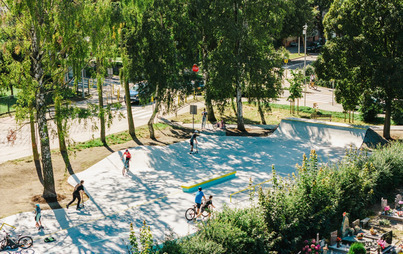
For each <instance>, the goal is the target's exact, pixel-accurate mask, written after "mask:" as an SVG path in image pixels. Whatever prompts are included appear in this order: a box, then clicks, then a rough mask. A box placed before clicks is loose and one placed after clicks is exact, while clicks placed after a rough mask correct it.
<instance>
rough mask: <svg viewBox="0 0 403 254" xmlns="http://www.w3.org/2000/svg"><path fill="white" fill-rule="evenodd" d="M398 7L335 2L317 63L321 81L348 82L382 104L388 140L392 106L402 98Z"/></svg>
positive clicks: (344, 0) (357, 1)
mask: <svg viewBox="0 0 403 254" xmlns="http://www.w3.org/2000/svg"><path fill="white" fill-rule="evenodd" d="M402 7H403V3H402V2H401V1H397V0H392V1H388V2H381V1H371V0H336V1H335V2H334V3H333V4H332V5H331V7H330V10H329V12H328V14H327V15H326V17H325V20H324V24H325V32H326V34H327V37H328V38H330V39H329V40H330V41H329V43H327V44H326V46H325V49H324V51H325V52H326V53H324V54H323V55H322V58H320V59H319V61H318V63H317V65H318V67H319V70H320V71H321V75H322V76H323V77H328V78H334V79H336V80H345V81H346V82H341V83H339V82H338V87H340V86H343V85H346V84H347V85H349V84H353V86H354V90H355V91H360V92H362V91H365V90H370V91H373V92H376V94H377V95H378V96H379V99H381V100H383V101H385V122H384V130H383V136H384V137H385V138H390V119H391V113H392V102H393V101H394V100H395V99H401V98H402V94H403V86H402V85H401V78H402V77H401V75H402V68H403V67H402V52H401V51H400V50H399V49H398V46H399V45H402V40H403V37H402V36H401V33H402V32H401V31H402V29H401V27H402V26H403V18H402V17H403V15H402V9H403V8H402ZM334 35H335V37H334ZM326 48H327V49H326ZM335 48H339V49H340V50H339V51H337V50H334V49H335ZM325 69H326V71H325ZM326 72H328V73H326ZM340 90H342V89H341V88H340ZM344 90H346V91H348V90H349V89H344ZM350 90H351V89H350ZM346 94H348V93H346ZM344 96H345V94H343V97H344ZM346 96H347V95H346ZM350 96H351V95H350ZM355 96H356V95H355ZM356 97H357V96H356Z"/></svg>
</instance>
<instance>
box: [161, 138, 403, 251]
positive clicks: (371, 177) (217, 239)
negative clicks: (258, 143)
mask: <svg viewBox="0 0 403 254" xmlns="http://www.w3.org/2000/svg"><path fill="white" fill-rule="evenodd" d="M402 171H403V143H399V142H395V143H391V144H390V145H388V146H386V147H384V148H379V149H377V150H375V151H373V153H372V154H371V155H368V154H367V153H366V152H364V151H361V150H355V149H350V150H347V152H346V156H345V157H344V158H343V159H342V160H341V161H339V162H337V163H335V164H325V165H323V164H321V163H320V162H319V160H318V157H317V155H316V152H315V151H314V150H313V151H311V154H310V156H309V157H306V156H305V155H304V157H303V161H302V165H301V166H297V173H295V174H294V173H293V174H292V176H289V177H278V176H277V175H276V173H275V171H274V172H273V180H272V187H271V188H270V189H267V190H259V206H258V207H251V208H247V209H235V210H231V209H228V208H224V210H223V212H221V213H217V214H216V216H215V218H214V219H211V220H210V221H209V223H208V224H207V225H200V230H199V231H198V232H197V233H196V234H195V235H194V236H191V237H187V238H184V239H181V240H180V241H171V242H169V243H168V244H167V245H166V246H164V248H163V249H162V250H163V251H165V252H167V253H195V252H198V253H270V252H277V253H297V252H298V251H299V250H301V249H303V248H304V246H306V245H305V244H304V243H303V239H310V238H312V236H316V233H317V232H320V233H321V235H329V233H330V232H331V231H333V230H334V229H336V228H338V227H339V226H340V223H341V220H342V213H343V212H345V211H347V212H349V214H350V218H363V217H365V216H366V215H367V214H368V212H370V210H367V207H369V205H370V204H371V203H374V202H378V200H379V197H380V196H381V195H385V196H386V194H390V193H393V192H394V191H395V190H396V189H397V188H398V187H400V186H402V185H403V172H402ZM380 223H383V224H386V223H389V224H390V222H389V221H388V220H385V221H383V220H381V221H380ZM352 251H354V252H352V253H365V252H360V247H359V246H357V247H354V248H352ZM161 253H163V252H161Z"/></svg>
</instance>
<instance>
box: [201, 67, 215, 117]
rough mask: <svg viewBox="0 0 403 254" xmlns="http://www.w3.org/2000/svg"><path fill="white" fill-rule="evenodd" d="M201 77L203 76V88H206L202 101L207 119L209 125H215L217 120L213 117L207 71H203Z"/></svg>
mask: <svg viewBox="0 0 403 254" xmlns="http://www.w3.org/2000/svg"><path fill="white" fill-rule="evenodd" d="M203 76H204V87H205V88H206V93H205V95H204V101H205V102H204V103H205V104H206V108H207V119H208V121H209V122H210V123H215V122H217V119H216V117H215V115H214V108H213V104H212V102H211V95H210V93H211V92H210V85H209V75H208V70H204V72H203Z"/></svg>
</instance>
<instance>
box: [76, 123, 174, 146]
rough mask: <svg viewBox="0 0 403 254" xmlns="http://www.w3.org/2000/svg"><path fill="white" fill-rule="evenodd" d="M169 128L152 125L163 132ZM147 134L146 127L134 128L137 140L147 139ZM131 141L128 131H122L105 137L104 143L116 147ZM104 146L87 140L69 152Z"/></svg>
mask: <svg viewBox="0 0 403 254" xmlns="http://www.w3.org/2000/svg"><path fill="white" fill-rule="evenodd" d="M169 127H170V126H169V125H167V124H164V123H156V124H154V129H155V130H164V129H167V128H169ZM148 136H149V132H148V126H141V127H138V128H136V137H137V138H143V137H148ZM131 140H133V139H132V137H131V136H130V134H129V131H123V132H119V133H115V134H111V135H108V136H106V143H107V144H108V145H118V144H124V143H126V142H129V141H131ZM102 146H104V145H103V144H102V141H101V139H99V138H96V139H92V140H89V141H87V142H81V143H76V144H75V145H72V146H70V147H69V150H70V151H77V150H78V151H81V150H84V149H87V148H91V147H102Z"/></svg>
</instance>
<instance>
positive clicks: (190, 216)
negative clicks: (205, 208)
mask: <svg viewBox="0 0 403 254" xmlns="http://www.w3.org/2000/svg"><path fill="white" fill-rule="evenodd" d="M195 215H196V211H195V210H194V209H193V208H189V209H187V210H186V213H185V218H186V219H187V220H193V218H194V217H195Z"/></svg>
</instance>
